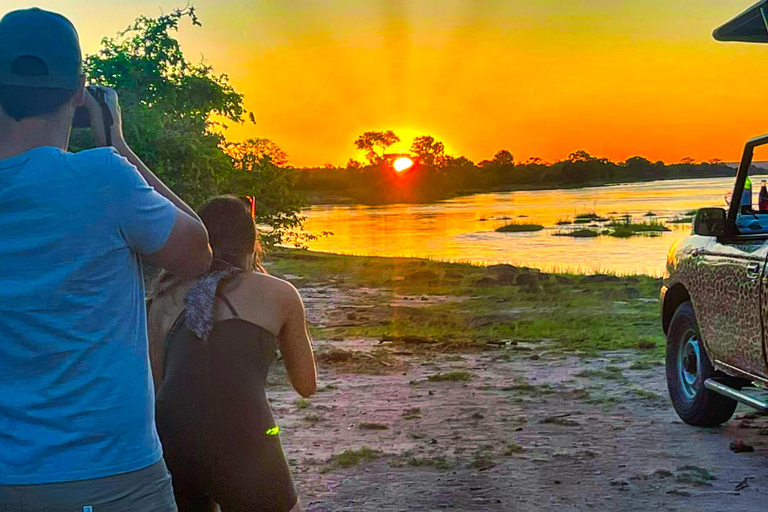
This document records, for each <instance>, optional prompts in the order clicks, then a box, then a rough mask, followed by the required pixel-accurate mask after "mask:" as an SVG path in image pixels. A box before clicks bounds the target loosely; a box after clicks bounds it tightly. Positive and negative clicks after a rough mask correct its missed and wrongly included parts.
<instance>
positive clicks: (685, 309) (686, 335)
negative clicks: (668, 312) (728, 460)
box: [666, 302, 741, 427]
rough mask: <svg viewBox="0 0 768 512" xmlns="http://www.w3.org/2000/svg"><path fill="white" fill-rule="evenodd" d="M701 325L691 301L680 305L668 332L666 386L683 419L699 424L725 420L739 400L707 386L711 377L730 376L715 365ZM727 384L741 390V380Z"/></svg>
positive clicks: (730, 381)
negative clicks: (703, 336)
mask: <svg viewBox="0 0 768 512" xmlns="http://www.w3.org/2000/svg"><path fill="white" fill-rule="evenodd" d="M700 340H701V336H700V334H699V324H698V323H697V322H696V314H695V313H694V311H693V306H692V305H691V303H690V302H684V303H682V304H680V306H679V307H678V308H677V311H675V314H674V316H673V317H672V322H671V323H670V325H669V331H668V332H667V357H666V366H667V388H668V389H669V396H670V398H671V399H672V405H673V406H674V407H675V411H677V415H678V416H680V419H681V420H683V421H684V422H686V423H688V424H689V425H694V426H697V427H713V426H715V425H720V424H721V423H725V422H726V421H728V420H729V419H731V416H733V412H734V411H735V410H736V406H737V405H738V402H736V400H732V399H730V398H727V397H724V396H723V395H719V394H717V393H715V392H714V391H710V390H709V389H707V388H705V387H704V381H706V380H707V379H709V378H712V377H727V376H726V375H725V374H723V373H721V372H718V371H717V370H715V368H714V367H713V366H712V362H711V361H710V360H709V356H708V355H707V351H706V350H705V349H704V345H703V344H702V343H701V342H700ZM728 385H729V386H731V387H733V388H736V389H741V385H740V384H739V380H738V379H729V382H728Z"/></svg>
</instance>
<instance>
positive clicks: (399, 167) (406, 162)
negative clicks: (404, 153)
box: [392, 157, 413, 172]
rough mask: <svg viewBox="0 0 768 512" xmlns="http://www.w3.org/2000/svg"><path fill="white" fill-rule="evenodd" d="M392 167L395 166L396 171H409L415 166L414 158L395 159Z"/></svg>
mask: <svg viewBox="0 0 768 512" xmlns="http://www.w3.org/2000/svg"><path fill="white" fill-rule="evenodd" d="M392 167H394V169H395V171H397V172H403V171H407V170H408V169H410V168H411V167H413V160H411V159H410V158H407V157H400V158H398V159H397V160H395V163H393V164H392Z"/></svg>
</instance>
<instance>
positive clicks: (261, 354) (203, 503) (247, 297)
mask: <svg viewBox="0 0 768 512" xmlns="http://www.w3.org/2000/svg"><path fill="white" fill-rule="evenodd" d="M199 214H200V218H201V219H202V220H203V223H204V224H205V226H206V228H207V229H208V233H209V237H210V243H211V247H212V249H213V257H214V263H213V265H212V267H211V269H210V270H209V271H208V272H207V273H206V274H204V275H203V276H201V277H199V278H196V279H194V280H192V281H181V280H178V279H175V278H174V277H173V276H170V275H163V276H161V277H160V279H159V280H158V282H157V284H156V286H155V289H154V291H153V294H152V296H151V298H150V304H149V321H148V323H149V325H148V327H149V335H150V357H151V360H152V373H153V377H154V379H155V389H156V393H157V405H156V422H157V430H158V434H159V435H160V440H161V441H162V443H163V451H164V457H165V461H166V464H167V465H168V469H169V470H170V472H171V476H172V477H173V488H174V493H175V496H176V502H177V505H178V507H179V511H180V512H197V511H206V512H208V511H212V510H215V507H216V504H218V505H219V506H220V507H221V510H222V512H241V511H242V512H245V511H248V512H256V511H265V512H266V511H270V512H296V511H299V510H301V509H300V507H299V504H298V501H297V496H296V491H295V490H294V486H293V482H292V479H291V473H290V470H289V468H288V464H287V463H286V460H285V456H284V455H283V451H282V447H281V444H280V439H279V437H278V435H277V432H278V429H277V427H276V424H275V422H274V420H273V418H272V412H271V410H270V407H269V403H268V402H267V397H266V393H265V391H264V384H265V382H266V378H267V372H268V371H269V367H270V364H271V363H272V361H273V359H274V357H275V351H276V349H277V348H279V349H280V352H281V353H282V355H283V359H284V362H285V368H286V372H287V374H288V378H289V380H290V382H291V384H292V385H293V387H294V388H295V389H296V391H297V392H298V393H299V394H300V395H302V396H304V397H307V396H310V395H311V394H312V393H314V391H315V388H316V385H317V371H316V368H315V362H314V357H313V354H312V346H311V342H310V339H309V335H308V334H307V329H306V321H305V314H304V306H303V304H302V301H301V297H300V296H299V294H298V292H297V291H296V289H295V288H294V287H293V286H292V285H291V284H289V283H287V282H286V281H283V280H280V279H277V278H275V277H272V276H269V275H267V274H266V272H264V270H263V268H262V267H261V265H260V263H259V258H258V256H259V245H258V241H257V231H256V226H255V224H254V222H253V219H252V218H251V215H250V213H249V212H248V210H247V209H246V207H245V204H244V203H243V202H242V201H241V200H240V199H238V198H236V197H218V198H215V199H212V200H211V201H209V202H208V203H206V204H205V205H204V206H203V207H202V208H201V209H200V211H199ZM251 269H254V270H251Z"/></svg>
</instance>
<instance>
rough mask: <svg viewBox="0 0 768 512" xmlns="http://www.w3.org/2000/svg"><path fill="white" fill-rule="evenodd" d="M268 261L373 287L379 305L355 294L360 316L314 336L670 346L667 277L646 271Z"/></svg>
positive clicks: (564, 346)
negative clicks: (662, 307) (663, 282)
mask: <svg viewBox="0 0 768 512" xmlns="http://www.w3.org/2000/svg"><path fill="white" fill-rule="evenodd" d="M266 264H267V268H268V269H269V271H270V272H271V273H273V274H275V275H277V276H284V277H286V278H288V279H289V280H290V281H292V282H294V284H296V285H297V286H298V287H300V288H301V287H305V288H308V287H313V288H321V287H326V288H329V289H333V288H338V289H342V290H345V291H346V292H348V293H350V294H354V293H355V292H359V291H360V290H361V289H364V290H365V291H366V293H367V295H366V297H367V299H366V300H367V301H371V302H373V303H374V305H373V307H371V303H366V304H365V305H364V304H358V306H360V310H359V311H357V310H355V309H354V306H355V304H354V303H353V302H354V300H350V301H346V302H345V303H344V307H345V308H347V309H346V310H345V311H349V312H350V313H354V315H355V316H354V321H345V322H343V323H341V324H340V325H335V326H334V325H330V326H326V327H323V328H317V327H315V328H313V332H314V334H315V335H316V336H323V337H326V338H339V337H341V338H349V337H368V338H376V339H381V340H385V341H390V342H393V343H403V344H412V345H420V346H424V347H426V346H429V347H433V348H435V349H438V348H440V349H449V348H450V347H452V346H454V347H459V346H461V347H468V346H485V345H486V344H496V343H507V344H512V346H516V345H517V346H519V347H520V348H519V350H521V351H526V350H528V351H530V350H533V349H532V348H530V347H529V346H527V344H528V343H537V342H542V341H548V342H551V343H552V344H554V346H555V347H558V348H559V349H561V350H569V351H581V352H594V351H598V350H613V349H625V348H639V347H641V346H642V347H645V350H647V351H648V353H649V355H652V356H654V357H656V356H659V355H660V354H661V349H662V347H663V336H662V333H661V329H660V326H659V319H658V290H659V286H660V282H659V280H658V279H655V278H651V277H647V276H629V277H618V276H613V275H597V276H581V275H573V274H546V273H542V272H539V271H536V270H532V269H524V268H517V267H511V266H509V265H496V266H492V267H479V266H473V265H468V264H459V263H443V262H437V261H429V260H422V259H407V258H376V257H356V256H341V255H334V254H323V253H314V252H308V251H299V250H278V251H274V252H273V253H272V254H270V256H269V257H268V258H267V261H266ZM437 299H442V300H437ZM363 306H365V308H363ZM348 315H349V314H348ZM348 318H352V316H351V315H350V316H348ZM649 347H650V348H649ZM654 347H655V348H654Z"/></svg>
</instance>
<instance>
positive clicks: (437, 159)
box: [411, 135, 445, 166]
mask: <svg viewBox="0 0 768 512" xmlns="http://www.w3.org/2000/svg"><path fill="white" fill-rule="evenodd" d="M411 153H413V154H414V155H416V156H417V157H419V160H420V161H421V163H422V164H424V165H429V166H435V165H441V164H442V160H443V158H444V157H445V146H444V145H443V143H442V142H439V141H436V140H435V138H434V137H432V136H431V135H422V136H421V137H416V138H415V139H413V144H411Z"/></svg>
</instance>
